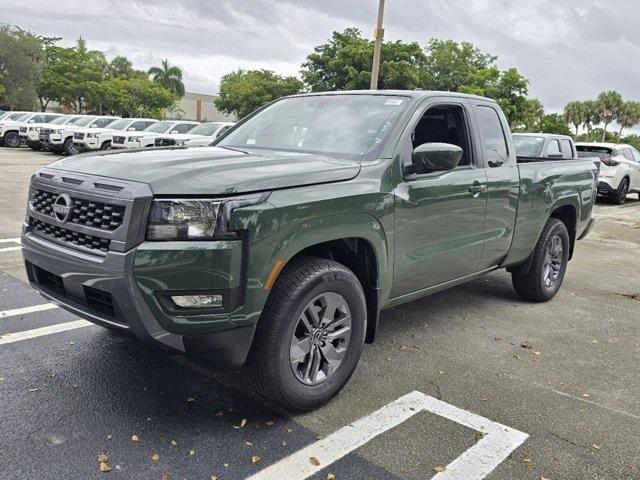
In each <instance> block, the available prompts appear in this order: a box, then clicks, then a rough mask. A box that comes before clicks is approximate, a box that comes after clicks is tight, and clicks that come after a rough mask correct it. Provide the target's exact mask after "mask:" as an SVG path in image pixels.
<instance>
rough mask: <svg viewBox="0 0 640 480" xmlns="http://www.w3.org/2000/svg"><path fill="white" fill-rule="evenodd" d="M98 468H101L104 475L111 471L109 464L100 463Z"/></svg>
mask: <svg viewBox="0 0 640 480" xmlns="http://www.w3.org/2000/svg"><path fill="white" fill-rule="evenodd" d="M98 467H99V468H100V471H101V472H102V473H107V472H108V471H109V470H111V467H110V466H109V464H108V463H107V462H100V463H99V464H98Z"/></svg>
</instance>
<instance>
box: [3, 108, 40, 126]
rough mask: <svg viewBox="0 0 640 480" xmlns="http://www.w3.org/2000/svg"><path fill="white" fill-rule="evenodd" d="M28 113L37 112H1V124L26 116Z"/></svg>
mask: <svg viewBox="0 0 640 480" xmlns="http://www.w3.org/2000/svg"><path fill="white" fill-rule="evenodd" d="M28 113H35V112H11V111H9V112H2V114H0V125H1V124H3V123H5V122H13V121H16V120H18V119H19V118H20V117H23V116H26V115H27V114H28Z"/></svg>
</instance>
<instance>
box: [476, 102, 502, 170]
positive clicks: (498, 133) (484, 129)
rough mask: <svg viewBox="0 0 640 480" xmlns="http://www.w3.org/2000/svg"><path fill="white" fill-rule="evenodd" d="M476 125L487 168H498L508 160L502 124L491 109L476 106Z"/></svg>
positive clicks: (496, 113)
mask: <svg viewBox="0 0 640 480" xmlns="http://www.w3.org/2000/svg"><path fill="white" fill-rule="evenodd" d="M478 123H479V124H480V132H481V134H482V138H483V139H484V149H485V156H486V158H487V162H489V166H498V165H501V164H502V163H504V162H506V161H507V159H508V158H509V148H508V147H507V138H506V136H505V134H504V129H503V128H502V122H501V121H500V117H499V116H498V112H496V111H495V110H494V109H493V108H491V107H485V106H483V105H479V106H478Z"/></svg>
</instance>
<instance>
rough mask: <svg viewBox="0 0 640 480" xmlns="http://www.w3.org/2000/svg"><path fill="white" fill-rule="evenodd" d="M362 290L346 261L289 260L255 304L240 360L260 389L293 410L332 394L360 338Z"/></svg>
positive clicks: (350, 368) (347, 372) (355, 356)
mask: <svg viewBox="0 0 640 480" xmlns="http://www.w3.org/2000/svg"><path fill="white" fill-rule="evenodd" d="M366 319H367V307H366V303H365V297H364V292H363V290H362V286H361V285H360V282H359V281H358V279H357V277H356V276H355V275H354V274H353V272H351V270H349V269H348V268H346V267H345V266H343V265H341V264H339V263H336V262H333V261H330V260H325V259H320V258H314V257H306V258H301V259H298V260H295V261H294V263H293V264H292V265H291V266H288V267H287V269H286V270H285V271H283V273H282V274H281V276H280V278H279V279H278V281H277V283H276V285H275V286H274V289H273V291H272V292H271V295H270V296H269V299H268V301H267V304H266V306H265V308H264V310H263V312H262V315H261V317H260V321H259V323H258V328H257V330H256V333H255V336H254V345H253V347H252V350H251V352H250V355H249V359H248V361H247V365H246V367H245V368H246V369H247V373H248V375H249V377H250V378H251V379H252V380H253V383H254V384H255V386H256V387H257V389H258V391H259V393H260V394H261V395H263V396H264V397H266V398H267V399H268V400H270V401H273V402H274V403H276V404H278V405H280V406H282V407H284V408H286V409H289V410H294V411H306V410H312V409H314V408H317V407H319V406H320V405H323V404H324V403H326V402H328V401H329V400H331V398H333V397H334V396H335V395H336V394H337V393H338V392H339V391H340V390H341V389H342V387H343V386H344V385H345V384H346V383H347V381H348V380H349V378H350V377H351V375H352V374H353V372H354V370H355V368H356V365H357V364H358V360H359V359H360V355H361V353H362V348H363V345H364V337H365V331H366V322H367V320H366Z"/></svg>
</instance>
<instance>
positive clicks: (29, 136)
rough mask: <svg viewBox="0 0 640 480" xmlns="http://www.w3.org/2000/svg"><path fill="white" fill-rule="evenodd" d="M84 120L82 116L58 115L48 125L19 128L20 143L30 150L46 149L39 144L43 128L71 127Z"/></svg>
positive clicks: (35, 124) (36, 124)
mask: <svg viewBox="0 0 640 480" xmlns="http://www.w3.org/2000/svg"><path fill="white" fill-rule="evenodd" d="M81 118H84V117H83V116H82V115H60V116H59V117H56V118H54V119H53V120H51V121H50V122H48V123H34V124H31V125H24V126H22V127H20V141H21V142H22V143H24V144H26V145H27V146H28V147H30V148H31V149H32V150H42V149H45V150H46V147H45V146H44V145H43V144H42V142H40V130H42V129H43V128H57V126H58V125H73V124H74V123H75V122H77V121H78V120H80V119H81Z"/></svg>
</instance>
